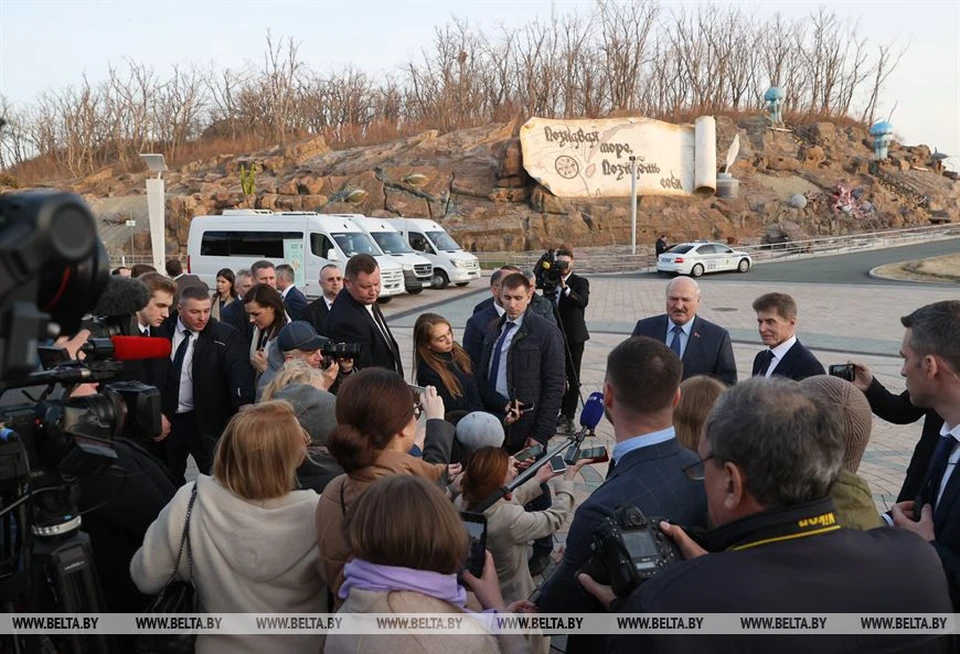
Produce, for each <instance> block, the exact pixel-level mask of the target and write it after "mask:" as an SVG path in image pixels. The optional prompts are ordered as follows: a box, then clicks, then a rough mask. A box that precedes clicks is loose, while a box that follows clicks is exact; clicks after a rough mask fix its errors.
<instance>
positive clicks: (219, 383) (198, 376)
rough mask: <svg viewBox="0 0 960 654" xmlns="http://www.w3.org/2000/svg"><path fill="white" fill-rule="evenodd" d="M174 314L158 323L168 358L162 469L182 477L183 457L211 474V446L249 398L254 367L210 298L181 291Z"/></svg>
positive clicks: (189, 290)
mask: <svg viewBox="0 0 960 654" xmlns="http://www.w3.org/2000/svg"><path fill="white" fill-rule="evenodd" d="M177 308H178V316H177V317H176V318H171V319H170V320H168V321H167V322H166V323H164V325H163V334H162V335H163V336H165V337H166V338H169V339H170V340H171V362H170V367H169V369H168V371H167V373H166V375H165V380H164V384H163V386H162V387H161V389H160V393H161V405H162V409H163V413H164V415H165V416H166V417H167V418H168V419H169V420H170V425H171V429H170V435H169V436H168V437H167V439H166V441H164V447H165V455H166V463H167V467H168V468H169V469H170V472H172V473H173V474H174V476H175V477H177V478H182V477H183V472H184V470H185V469H186V465H187V455H188V454H190V455H193V459H194V461H196V463H197V468H198V469H199V470H200V472H202V473H203V474H209V473H210V466H211V465H212V464H213V450H214V447H215V446H216V443H217V439H218V438H220V433H221V432H222V431H223V428H224V427H226V425H227V422H228V421H229V420H230V418H231V417H232V416H233V414H235V413H236V412H237V411H239V410H240V409H241V408H243V407H244V406H245V405H247V404H253V401H254V382H253V369H252V368H251V367H250V363H249V361H248V359H247V352H246V350H245V349H244V348H243V344H242V339H241V337H240V334H238V333H237V331H236V330H235V329H233V327H230V326H229V325H225V324H223V323H222V322H219V321H218V320H217V319H216V318H212V317H211V316H210V309H211V300H210V296H209V295H208V294H207V292H206V291H204V290H203V289H201V288H198V287H195V286H193V287H188V288H185V289H183V294H182V295H181V297H180V303H179V305H178V307H177Z"/></svg>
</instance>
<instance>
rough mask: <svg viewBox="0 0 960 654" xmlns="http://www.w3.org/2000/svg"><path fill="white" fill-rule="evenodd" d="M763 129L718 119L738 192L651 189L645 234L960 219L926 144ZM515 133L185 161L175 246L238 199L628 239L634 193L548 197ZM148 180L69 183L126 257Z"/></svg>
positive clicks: (533, 234) (171, 232) (946, 178)
mask: <svg viewBox="0 0 960 654" xmlns="http://www.w3.org/2000/svg"><path fill="white" fill-rule="evenodd" d="M767 125H768V123H767V121H766V119H765V118H764V117H762V116H757V117H753V118H746V119H740V120H739V121H737V122H734V120H733V119H731V118H729V117H724V116H718V117H717V149H718V153H723V152H726V149H727V147H728V146H729V144H730V143H731V142H732V140H733V138H734V136H735V135H736V134H737V133H738V132H739V133H740V143H741V147H740V155H739V157H738V159H737V161H736V163H735V164H734V165H733V167H732V168H731V171H730V172H731V173H732V174H733V175H734V177H735V178H736V179H738V180H739V182H740V192H739V197H737V198H735V199H720V198H717V197H709V198H665V197H652V196H650V197H641V198H640V199H639V203H638V213H637V225H638V227H637V228H638V233H637V240H638V242H639V243H644V244H648V243H652V242H653V241H654V240H655V239H656V236H657V235H658V234H660V233H666V234H668V235H669V238H670V240H671V241H674V242H675V241H678V240H682V239H694V238H707V239H716V240H725V241H729V242H731V243H755V242H760V241H763V242H781V241H785V240H793V241H796V240H803V239H805V238H809V237H813V236H817V235H841V234H848V233H853V232H862V231H874V230H882V229H894V228H901V227H907V226H916V225H926V224H930V223H931V222H947V221H955V220H956V219H957V217H958V209H960V204H958V196H957V191H956V186H955V184H956V175H955V173H952V172H949V171H948V172H944V171H942V169H941V165H942V161H941V160H939V159H938V158H937V157H931V152H930V149H929V148H928V147H926V146H923V145H920V146H914V147H908V146H903V145H901V144H897V143H894V144H893V145H892V146H891V148H890V156H889V158H888V159H887V160H886V161H884V162H882V163H881V164H876V163H874V162H873V149H872V146H871V143H870V140H869V137H868V135H867V130H866V128H865V127H861V126H841V125H839V124H836V123H830V122H818V123H811V124H807V125H791V126H788V127H789V129H787V130H772V129H769V128H768V126H767ZM519 127H520V123H519V122H516V121H515V122H511V123H501V124H492V125H487V126H483V127H476V128H472V129H464V130H458V131H452V132H449V133H446V134H439V133H438V132H436V131H428V132H424V133H422V134H419V135H416V136H413V137H409V138H403V139H399V140H395V141H392V142H388V143H383V144H379V145H374V146H367V147H357V148H353V149H348V150H339V151H334V150H331V149H330V148H329V147H328V146H327V144H326V143H325V142H324V140H323V139H322V138H314V139H312V140H307V141H303V142H300V143H296V144H292V145H288V146H286V147H277V148H274V149H271V150H267V151H261V152H252V153H245V152H244V153H242V152H235V153H224V154H221V155H219V156H217V157H215V158H213V159H210V160H207V161H195V162H192V163H189V164H187V165H184V166H182V167H180V168H178V169H175V170H171V171H169V172H167V173H165V174H164V179H165V180H166V189H167V243H166V247H167V252H168V254H175V253H182V252H185V250H186V244H187V236H188V233H189V227H190V220H191V219H192V218H193V217H194V216H197V215H204V214H216V213H220V212H221V211H222V210H224V209H228V208H235V207H250V208H257V209H269V210H274V211H318V212H321V213H361V214H365V215H368V216H378V217H393V216H406V217H429V218H433V219H434V220H436V221H437V222H439V223H441V224H442V225H443V226H444V227H445V228H446V229H447V230H448V231H450V232H451V233H452V234H453V235H454V237H455V238H456V239H457V240H459V242H460V243H461V244H462V245H463V247H464V248H466V249H468V250H471V251H476V252H481V251H522V250H539V249H543V248H544V247H548V246H553V245H556V244H558V243H560V242H567V243H572V244H574V245H576V246H577V247H585V246H611V245H613V246H622V245H626V244H629V243H630V203H629V199H628V198H586V199H575V200H571V199H561V198H558V197H556V196H554V195H552V194H551V193H550V192H549V191H547V190H546V189H545V188H543V187H542V186H540V185H539V184H537V183H536V182H535V181H534V180H532V179H531V178H530V177H528V176H527V174H526V173H525V171H524V169H523V161H522V154H521V150H520V144H519V140H518V138H517V134H518V132H519ZM721 158H722V156H721ZM251 164H253V165H255V166H256V184H255V192H254V194H252V195H251V196H245V195H244V194H243V191H242V189H241V183H240V169H241V167H242V166H250V165H251ZM148 176H149V174H148V173H141V174H132V175H119V176H115V175H114V174H113V170H112V169H110V168H106V169H104V170H101V171H99V172H98V173H96V174H94V175H91V176H88V177H86V178H83V179H79V180H75V181H74V182H73V183H72V184H71V185H70V186H71V188H72V189H73V190H75V191H77V192H79V193H81V194H83V195H84V197H85V198H86V199H87V200H88V201H89V202H90V203H91V206H92V207H93V208H94V211H95V212H96V213H97V215H98V217H99V218H100V219H101V221H100V222H101V224H102V226H103V229H104V239H105V241H106V242H107V244H108V248H109V249H110V250H111V253H114V254H120V253H122V252H127V253H129V251H130V250H129V247H130V230H129V228H125V227H123V222H124V221H125V220H127V219H131V218H132V219H136V220H137V223H138V226H137V233H136V234H135V235H134V236H135V246H136V249H137V251H138V252H146V251H147V249H148V247H149V234H148V232H147V227H146V225H147V221H146V196H145V188H144V180H145V179H146V178H147V177H148ZM798 196H802V197H798Z"/></svg>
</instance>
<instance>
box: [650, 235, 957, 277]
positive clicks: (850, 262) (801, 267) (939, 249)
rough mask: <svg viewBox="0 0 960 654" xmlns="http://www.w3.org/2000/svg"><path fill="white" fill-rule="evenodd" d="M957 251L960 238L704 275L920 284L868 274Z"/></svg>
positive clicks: (655, 275)
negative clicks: (740, 271) (739, 271)
mask: <svg viewBox="0 0 960 654" xmlns="http://www.w3.org/2000/svg"><path fill="white" fill-rule="evenodd" d="M958 252H960V239H957V238H954V239H950V240H947V241H935V242H933V243H921V244H919V245H905V246H902V247H894V248H886V249H883V250H870V251H867V252H855V253H852V254H840V255H836V256H830V257H815V258H811V259H794V260H792V261H784V262H782V263H764V264H761V265H758V266H756V267H754V268H753V269H752V270H751V271H750V272H748V273H746V274H740V273H736V272H723V273H713V274H711V275H707V276H706V277H708V278H709V279H710V280H718V281H724V280H726V281H741V282H742V281H751V282H796V281H804V282H812V283H817V284H876V285H884V284H913V285H920V286H923V285H924V284H923V283H921V282H899V281H893V280H887V279H874V278H872V277H870V275H869V274H868V273H869V272H870V270H871V269H873V268H876V267H877V266H882V265H884V264H887V263H896V262H898V261H910V260H913V259H922V258H925V257H938V256H942V255H945V254H957V253H958ZM636 276H637V277H641V278H643V277H649V278H657V277H659V276H661V275H660V273H655V272H654V273H639V274H638V275H636Z"/></svg>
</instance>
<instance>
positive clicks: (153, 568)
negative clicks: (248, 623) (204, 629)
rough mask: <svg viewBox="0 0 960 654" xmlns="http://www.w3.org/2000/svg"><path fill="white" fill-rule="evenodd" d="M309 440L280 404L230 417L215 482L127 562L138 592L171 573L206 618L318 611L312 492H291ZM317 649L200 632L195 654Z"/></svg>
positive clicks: (178, 506) (160, 520)
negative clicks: (210, 615)
mask: <svg viewBox="0 0 960 654" xmlns="http://www.w3.org/2000/svg"><path fill="white" fill-rule="evenodd" d="M308 442H309V438H308V437H307V435H306V434H305V432H304V431H303V429H302V428H301V427H300V423H298V422H297V417H296V415H295V414H294V412H293V409H292V408H291V406H290V405H289V404H288V403H286V402H266V403H264V404H259V405H255V406H252V407H250V408H248V409H247V410H245V411H241V412H240V413H238V414H236V415H235V416H234V417H233V418H232V419H231V420H230V423H229V424H228V425H227V427H226V429H225V430H224V432H223V435H222V436H221V437H220V441H219V442H218V443H217V449H216V452H215V454H214V459H213V476H212V477H208V476H206V475H198V476H197V480H196V481H195V482H193V483H189V484H186V485H185V486H183V487H182V488H181V489H180V490H179V491H178V492H177V494H176V495H175V496H174V498H173V499H172V500H171V501H170V503H169V504H167V506H166V507H165V508H164V509H163V511H162V512H161V513H160V515H159V516H158V517H157V519H156V520H155V521H154V522H153V524H152V525H150V528H149V529H148V530H147V533H146V536H145V537H144V539H143V545H142V546H141V548H140V549H139V550H138V551H137V553H136V554H135V555H134V557H133V560H132V561H131V562H130V576H131V578H132V579H133V582H134V583H135V584H136V585H137V588H139V589H140V591H141V592H143V593H146V594H155V593H158V592H160V590H161V589H163V587H164V585H165V584H166V583H167V581H168V580H170V579H171V577H176V578H179V579H182V580H185V581H190V582H191V583H192V584H193V587H194V589H195V590H196V595H197V599H198V600H199V603H200V606H201V607H202V609H203V610H204V611H206V612H209V613H324V612H325V611H326V610H327V605H326V604H327V602H326V597H327V593H326V589H325V588H324V584H323V580H322V579H321V577H320V572H319V559H320V557H319V553H318V551H317V533H316V530H315V529H314V526H313V521H312V517H313V515H314V513H315V512H316V507H317V502H318V501H319V496H318V495H317V494H316V493H315V492H314V491H312V490H294V488H295V483H296V470H297V467H298V466H299V465H300V463H301V462H302V461H303V458H304V456H306V452H307V444H308ZM187 524H189V528H188V529H187V530H186V531H187V541H186V542H187V546H186V547H185V548H184V551H183V556H182V558H181V560H180V566H179V568H176V562H177V558H178V551H179V550H180V543H181V538H182V536H183V533H184V529H185V525H187ZM175 568H176V569H175ZM321 647H322V636H320V637H318V636H317V635H291V636H286V635H284V636H250V635H245V636H241V635H227V634H218V635H210V636H204V635H201V636H199V637H198V638H197V648H196V651H197V652H198V653H201V654H203V653H205V652H241V653H246V652H249V653H250V654H254V653H258V652H263V651H268V650H269V651H270V652H281V653H287V652H289V653H290V654H294V653H297V652H307V651H312V652H316V651H319V649H320V648H321Z"/></svg>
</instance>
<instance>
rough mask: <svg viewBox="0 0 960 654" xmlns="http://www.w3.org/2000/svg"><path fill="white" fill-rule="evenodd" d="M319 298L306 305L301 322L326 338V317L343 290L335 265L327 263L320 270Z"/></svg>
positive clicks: (340, 276) (340, 274) (340, 277)
mask: <svg viewBox="0 0 960 654" xmlns="http://www.w3.org/2000/svg"><path fill="white" fill-rule="evenodd" d="M319 281H320V293H321V295H320V297H319V298H317V299H316V300H314V301H313V302H311V303H310V304H308V305H307V308H306V309H304V311H303V320H305V321H307V322H308V323H310V324H311V325H313V328H314V329H316V330H317V333H318V334H320V335H321V336H326V330H327V316H328V315H329V314H330V307H332V306H333V301H334V300H336V299H337V295H338V294H339V293H340V291H341V290H343V272H341V270H340V266H338V265H337V264H335V263H328V264H327V265H325V266H324V267H323V268H321V269H320V279H319Z"/></svg>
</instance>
